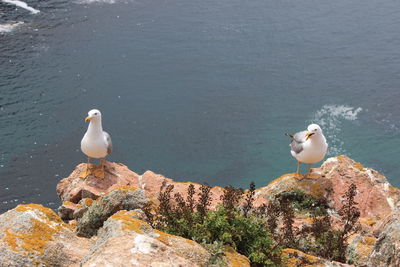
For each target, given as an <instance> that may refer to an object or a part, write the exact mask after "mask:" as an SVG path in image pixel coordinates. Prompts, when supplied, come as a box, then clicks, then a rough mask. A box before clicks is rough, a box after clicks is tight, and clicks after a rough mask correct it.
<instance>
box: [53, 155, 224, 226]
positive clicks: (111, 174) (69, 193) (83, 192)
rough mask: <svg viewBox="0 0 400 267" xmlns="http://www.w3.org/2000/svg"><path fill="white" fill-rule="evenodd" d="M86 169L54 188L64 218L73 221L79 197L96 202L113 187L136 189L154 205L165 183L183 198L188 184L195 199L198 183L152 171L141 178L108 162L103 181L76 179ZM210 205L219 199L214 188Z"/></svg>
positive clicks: (125, 168) (83, 165)
mask: <svg viewBox="0 0 400 267" xmlns="http://www.w3.org/2000/svg"><path fill="white" fill-rule="evenodd" d="M84 168H86V164H85V163H82V164H79V165H78V166H77V167H76V168H75V170H74V171H73V172H72V173H71V174H70V175H69V177H67V178H64V179H62V180H61V181H60V182H59V183H58V185H57V195H58V196H59V198H60V199H61V201H63V202H64V203H63V205H62V206H61V207H60V208H59V212H60V215H61V217H62V218H63V219H66V220H68V219H73V218H74V216H73V213H74V212H75V211H76V210H77V209H78V208H79V207H78V208H77V207H76V206H72V205H71V202H72V203H75V204H77V203H79V201H80V200H81V199H82V198H91V199H97V198H99V197H101V196H103V195H105V194H107V193H109V192H111V191H113V190H114V189H116V188H119V187H122V186H132V187H139V188H142V189H143V190H144V191H145V194H146V196H147V197H148V198H149V199H150V200H152V201H153V202H157V197H158V193H159V192H160V187H161V185H162V183H163V181H164V180H165V181H166V182H167V183H168V184H173V185H174V191H173V194H175V193H180V194H181V195H182V196H183V197H184V198H186V196H187V188H188V186H189V185H190V184H193V185H194V186H195V190H196V194H195V196H194V197H195V199H197V198H198V192H199V188H200V186H201V185H200V184H197V183H191V182H185V183H182V182H175V181H173V180H172V179H169V178H166V177H164V176H162V175H160V174H155V173H154V172H152V171H146V172H145V173H144V174H143V175H138V174H136V173H135V172H133V171H131V170H129V169H128V167H127V166H125V165H123V164H120V163H113V162H107V164H106V175H105V177H104V178H103V179H99V178H96V177H94V176H88V177H87V178H85V179H82V178H80V177H79V174H80V173H81V172H82V171H83V170H84ZM211 192H212V203H211V206H212V207H215V206H216V205H217V204H218V203H219V202H220V196H221V195H222V194H223V189H222V188H221V187H219V186H214V187H212V189H211Z"/></svg>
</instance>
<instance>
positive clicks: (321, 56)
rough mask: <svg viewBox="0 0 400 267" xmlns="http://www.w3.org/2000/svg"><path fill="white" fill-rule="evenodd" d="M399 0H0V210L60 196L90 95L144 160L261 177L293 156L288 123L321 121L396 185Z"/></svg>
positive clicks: (131, 152) (241, 181)
mask: <svg viewBox="0 0 400 267" xmlns="http://www.w3.org/2000/svg"><path fill="white" fill-rule="evenodd" d="M399 6H400V3H398V2H396V1H386V0H384V1H368V2H365V1H345V0H339V1H329V2H326V1H325V2H324V1H316V0H307V1H293V0H292V1H287V0H282V1H269V0H251V1H246V0H214V1H210V0H204V1H188V0H154V1H148V0H125V1H124V0H100V1H95V0H79V1H37V0H31V1H26V2H23V1H0V67H1V72H0V93H1V94H0V148H1V150H0V211H4V210H6V209H9V208H12V207H14V206H16V205H18V204H21V203H29V202H35V203H41V204H44V205H46V206H49V207H52V208H55V207H57V206H58V204H59V202H58V199H57V196H56V193H55V186H56V184H57V183H58V182H59V181H60V180H61V179H62V178H63V177H66V176H68V175H69V174H70V172H71V171H72V170H73V168H74V167H75V166H76V165H77V164H79V163H81V162H84V161H85V160H86V158H85V156H84V155H83V154H82V153H81V152H80V140H81V138H82V136H83V134H84V132H85V131H86V127H87V124H85V123H84V118H85V117H86V114H87V112H88V111H89V110H90V109H92V108H98V109H100V110H101V111H102V113H103V126H104V129H105V130H106V131H108V132H109V133H110V134H111V136H112V139H113V143H114V152H113V154H112V155H111V156H110V157H109V160H111V161H115V162H121V163H124V164H126V165H128V166H129V168H130V169H132V170H133V171H135V172H137V173H143V172H144V171H146V170H148V169H150V170H153V171H154V172H157V173H161V174H164V175H165V176H167V177H171V178H173V179H175V180H178V181H188V180H190V181H193V182H208V183H209V184H211V185H217V184H218V185H221V186H224V185H229V184H231V185H234V186H240V187H246V186H247V185H248V184H249V183H250V182H251V181H254V182H255V183H256V185H257V186H265V185H266V184H268V182H270V181H271V180H273V179H275V178H277V177H279V176H280V175H282V174H284V173H288V172H293V171H295V169H296V161H295V160H294V159H293V158H292V157H291V155H290V152H289V146H288V144H289V140H288V138H287V137H286V136H284V132H289V133H295V132H297V131H301V130H304V129H306V126H307V125H308V124H310V123H318V124H320V125H321V127H322V129H323V130H324V133H325V135H326V137H327V140H328V143H329V155H328V156H336V155H339V154H345V155H348V156H350V157H352V158H353V159H355V160H357V161H360V162H361V163H362V164H363V165H364V166H366V167H372V168H375V169H377V170H378V171H380V172H381V173H383V174H384V175H386V177H387V178H388V179H389V181H390V182H391V183H392V184H393V185H395V186H400V179H399V176H400V170H399V168H398V165H399V164H398V163H399V158H400V135H399V127H400V122H399V117H400V116H399V115H400V107H399V101H400V100H399V99H400V98H399V97H400V90H399V87H400V52H399V47H400V34H399V27H398V25H400V13H399V12H396V10H398V8H399ZM318 165H319V164H316V166H318ZM304 170H305V169H303V171H304Z"/></svg>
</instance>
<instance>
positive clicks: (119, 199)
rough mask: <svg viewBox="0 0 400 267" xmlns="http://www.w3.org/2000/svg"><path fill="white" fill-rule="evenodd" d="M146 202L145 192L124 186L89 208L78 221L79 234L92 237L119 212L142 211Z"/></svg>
mask: <svg viewBox="0 0 400 267" xmlns="http://www.w3.org/2000/svg"><path fill="white" fill-rule="evenodd" d="M146 202H147V199H146V197H145V195H144V192H143V190H142V189H139V188H135V187H130V186H124V187H120V188H118V189H116V190H114V191H111V192H110V193H108V194H106V195H104V196H102V197H101V198H99V199H97V200H96V201H94V202H93V204H91V206H89V207H87V211H86V212H84V213H83V215H82V217H81V218H79V219H78V227H77V233H78V234H79V235H81V236H85V237H91V236H93V235H95V234H96V232H97V230H98V229H99V228H100V227H102V226H103V222H104V221H105V220H107V219H108V217H110V216H111V215H113V214H114V213H116V212H117V211H119V210H134V209H140V208H142V207H143V206H144V204H145V203H146Z"/></svg>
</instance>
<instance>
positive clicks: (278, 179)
mask: <svg viewBox="0 0 400 267" xmlns="http://www.w3.org/2000/svg"><path fill="white" fill-rule="evenodd" d="M295 175H296V174H295V173H287V174H284V175H282V176H281V177H279V178H276V179H275V180H273V181H272V182H270V183H269V185H272V184H275V183H278V182H280V181H282V180H284V179H285V178H287V177H294V176H295Z"/></svg>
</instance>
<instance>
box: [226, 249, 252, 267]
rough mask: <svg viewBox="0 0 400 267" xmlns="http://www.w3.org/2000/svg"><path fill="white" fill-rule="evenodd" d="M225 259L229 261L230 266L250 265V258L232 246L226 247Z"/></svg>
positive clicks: (243, 266) (242, 266) (241, 266)
mask: <svg viewBox="0 0 400 267" xmlns="http://www.w3.org/2000/svg"><path fill="white" fill-rule="evenodd" d="M225 259H226V261H227V262H228V264H229V266H232V267H245V266H250V262H249V259H247V258H246V257H245V256H243V255H241V254H239V253H237V252H236V251H235V250H234V249H233V248H231V247H226V248H225Z"/></svg>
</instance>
